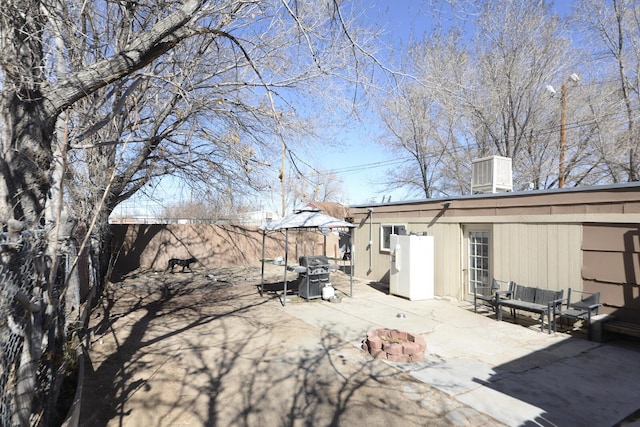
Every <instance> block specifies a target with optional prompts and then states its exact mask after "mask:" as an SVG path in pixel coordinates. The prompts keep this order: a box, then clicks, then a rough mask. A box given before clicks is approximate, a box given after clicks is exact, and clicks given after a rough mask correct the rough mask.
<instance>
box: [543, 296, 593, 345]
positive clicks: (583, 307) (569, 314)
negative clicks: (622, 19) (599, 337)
mask: <svg viewBox="0 0 640 427" xmlns="http://www.w3.org/2000/svg"><path fill="white" fill-rule="evenodd" d="M572 293H573V294H574V295H575V294H579V295H580V299H579V300H577V301H576V302H572V301H571V294H572ZM558 302H559V304H558V305H556V306H555V307H556V308H554V310H553V331H554V332H556V331H557V328H556V326H557V325H556V319H558V318H565V319H573V320H574V321H576V320H583V321H586V322H587V325H589V326H590V325H591V316H592V315H596V314H598V308H600V306H601V305H602V304H601V303H600V292H582V291H576V290H574V291H572V290H571V288H569V290H568V291H567V298H565V299H561V300H558ZM589 339H591V328H590V327H589Z"/></svg>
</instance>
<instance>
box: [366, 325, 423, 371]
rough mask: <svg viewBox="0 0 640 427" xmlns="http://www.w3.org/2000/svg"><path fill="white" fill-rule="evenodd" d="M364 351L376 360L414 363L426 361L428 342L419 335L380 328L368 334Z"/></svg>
mask: <svg viewBox="0 0 640 427" xmlns="http://www.w3.org/2000/svg"><path fill="white" fill-rule="evenodd" d="M362 349H363V350H364V351H366V352H368V353H369V354H371V355H372V356H373V357H375V358H376V359H384V360H389V361H391V362H397V363H412V362H420V361H422V360H424V358H425V351H426V349H427V342H426V341H425V339H424V338H422V336H421V335H419V334H413V333H410V332H404V331H398V330H396V329H386V328H380V329H373V330H370V331H369V332H367V338H366V339H365V340H364V341H363V342H362Z"/></svg>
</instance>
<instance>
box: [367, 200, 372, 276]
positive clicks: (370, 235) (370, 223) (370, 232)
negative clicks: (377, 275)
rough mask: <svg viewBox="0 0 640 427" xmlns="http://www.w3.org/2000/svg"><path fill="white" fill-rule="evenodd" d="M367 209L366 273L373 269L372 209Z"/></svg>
mask: <svg viewBox="0 0 640 427" xmlns="http://www.w3.org/2000/svg"><path fill="white" fill-rule="evenodd" d="M367 211H369V270H368V271H367V273H371V272H372V271H373V209H372V208H367Z"/></svg>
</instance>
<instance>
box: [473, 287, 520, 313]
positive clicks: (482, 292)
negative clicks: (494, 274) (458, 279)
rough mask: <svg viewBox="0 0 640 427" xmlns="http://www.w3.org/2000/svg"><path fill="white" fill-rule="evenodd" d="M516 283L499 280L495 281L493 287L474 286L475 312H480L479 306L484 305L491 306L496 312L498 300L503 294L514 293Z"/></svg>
mask: <svg viewBox="0 0 640 427" xmlns="http://www.w3.org/2000/svg"><path fill="white" fill-rule="evenodd" d="M514 285H515V283H514V282H512V281H511V280H509V281H504V280H497V279H493V280H492V281H491V285H482V286H478V285H476V286H474V288H473V312H474V313H477V312H478V304H484V305H487V306H490V307H491V308H492V310H493V311H494V312H495V311H496V308H497V304H496V298H499V297H500V295H502V294H509V293H511V292H513V287H514Z"/></svg>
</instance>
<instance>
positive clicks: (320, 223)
mask: <svg viewBox="0 0 640 427" xmlns="http://www.w3.org/2000/svg"><path fill="white" fill-rule="evenodd" d="M353 227H355V226H354V225H353V224H351V223H350V222H346V221H342V220H340V219H338V218H334V217H332V216H330V215H326V214H323V213H321V212H320V211H318V210H300V211H296V212H295V213H292V214H290V215H287V216H285V217H283V218H280V219H277V220H275V221H271V222H269V223H268V224H266V225H264V226H261V227H260V228H261V229H262V277H261V279H260V295H263V293H264V261H265V260H264V245H265V234H266V233H267V231H276V230H285V236H286V237H285V244H284V267H285V268H284V281H283V284H284V293H283V297H282V305H283V306H284V305H286V298H287V269H288V267H289V257H288V253H289V230H295V229H314V228H315V229H318V230H320V231H322V232H323V234H324V235H325V239H326V236H327V234H328V233H326V232H324V231H325V230H330V229H332V228H353ZM351 296H353V259H351V268H350V269H349V297H351Z"/></svg>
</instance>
